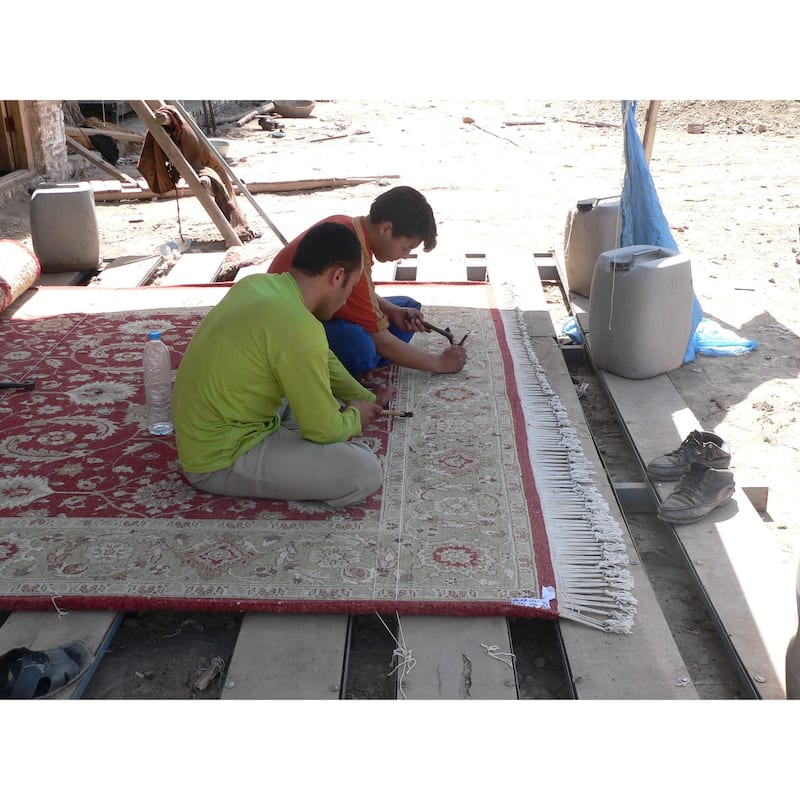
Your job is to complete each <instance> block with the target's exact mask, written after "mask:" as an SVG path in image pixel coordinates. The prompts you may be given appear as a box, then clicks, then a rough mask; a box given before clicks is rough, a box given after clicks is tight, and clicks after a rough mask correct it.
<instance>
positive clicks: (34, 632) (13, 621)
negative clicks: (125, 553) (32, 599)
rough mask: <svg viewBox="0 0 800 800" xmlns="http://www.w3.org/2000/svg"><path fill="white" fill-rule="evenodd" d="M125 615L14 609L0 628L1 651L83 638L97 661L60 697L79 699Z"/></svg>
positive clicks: (45, 647)
mask: <svg viewBox="0 0 800 800" xmlns="http://www.w3.org/2000/svg"><path fill="white" fill-rule="evenodd" d="M123 616H124V614H119V613H117V612H116V611H70V612H68V613H66V614H65V613H61V614H58V613H56V612H55V611H15V612H14V613H13V614H11V615H10V616H9V617H8V619H6V621H5V622H4V623H3V625H2V627H0V653H6V652H8V651H9V650H12V649H14V648H15V647H27V648H29V649H30V650H49V649H51V648H54V647H60V646H62V645H65V644H69V642H72V641H75V640H76V639H80V640H81V641H82V642H84V644H85V645H86V646H87V647H88V648H89V650H91V652H92V653H94V655H95V661H94V663H93V665H92V667H91V668H90V669H89V670H88V671H87V673H86V675H85V676H84V677H83V678H82V679H81V680H80V681H79V682H78V683H76V684H75V686H74V687H73V689H72V691H71V692H70V693H68V694H65V695H63V696H62V697H60V698H59V699H63V700H67V699H79V698H80V696H81V695H82V694H83V691H84V690H85V688H86V686H87V685H88V683H89V681H90V680H91V677H92V675H93V674H94V671H95V670H96V669H97V665H98V663H99V661H100V658H101V657H102V655H103V653H104V652H105V649H106V648H107V647H108V643H109V642H110V641H111V639H112V637H113V636H114V633H115V632H116V630H117V627H118V626H119V623H120V622H121V620H122V618H123Z"/></svg>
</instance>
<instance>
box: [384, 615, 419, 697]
mask: <svg viewBox="0 0 800 800" xmlns="http://www.w3.org/2000/svg"><path fill="white" fill-rule="evenodd" d="M376 616H377V617H378V619H379V620H380V621H381V625H383V627H384V628H386V630H387V631H388V633H389V636H391V637H392V639H394V643H395V644H396V645H397V647H395V649H394V650H392V656H394V658H396V659H397V664H395V667H394V669H393V670H392V671H391V672H390V673H389V675H394V674H395V672H398V671H399V673H400V674H399V675H398V678H397V688H398V689H399V691H400V696H401V697H402V698H403V700H407V699H408V698H407V697H406V693H405V691H403V679H404V678H405V676H406V675H408V673H409V672H411V670H412V669H414V667H415V666H416V664H417V659H416V658H414V656H413V655H412V651H411V650H410V649H408V648H407V647H406V642H405V637H404V636H403V626H402V625H401V624H400V615H399V614H398V613H397V612H395V617H397V632H398V633H399V634H400V639H401V640H402V642H400V641H398V640H397V637H396V636H395V635H394V634H393V633H392V631H391V629H390V628H389V626H388V625H387V624H386V623H385V622H384V621H383V617H382V616H381V615H380V614H377V613H376Z"/></svg>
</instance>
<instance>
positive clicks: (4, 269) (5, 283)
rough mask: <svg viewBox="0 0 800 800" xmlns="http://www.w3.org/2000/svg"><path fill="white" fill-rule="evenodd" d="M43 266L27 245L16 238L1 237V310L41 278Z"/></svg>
mask: <svg viewBox="0 0 800 800" xmlns="http://www.w3.org/2000/svg"><path fill="white" fill-rule="evenodd" d="M41 273H42V268H41V267H40V265H39V260H38V259H37V258H36V256H35V255H34V254H33V253H32V252H31V251H30V250H28V248H27V247H25V246H24V245H22V244H20V243H19V242H17V241H15V240H14V239H0V311H5V310H6V309H7V308H8V307H9V306H10V305H11V304H12V303H13V302H14V301H15V300H16V299H17V298H18V297H19V296H20V295H21V294H22V293H23V292H24V291H25V290H26V289H29V288H30V287H31V286H33V284H34V283H36V281H38V280H39V276H40V275H41Z"/></svg>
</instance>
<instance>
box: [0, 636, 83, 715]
mask: <svg viewBox="0 0 800 800" xmlns="http://www.w3.org/2000/svg"><path fill="white" fill-rule="evenodd" d="M92 660H93V656H92V653H91V651H90V650H89V648H88V647H87V646H86V645H85V644H84V643H83V642H82V641H79V640H76V641H74V642H70V643H69V644H66V645H64V646H63V647H54V648H52V649H51V650H29V649H28V648H27V647H17V648H14V649H13V650H9V651H8V652H7V653H6V654H5V655H3V656H0V700H39V699H42V700H44V699H51V698H55V697H59V696H61V695H63V694H66V692H67V691H68V690H69V689H70V688H71V687H73V686H74V685H75V684H76V683H77V682H78V681H79V680H80V679H81V678H82V677H83V676H84V675H85V674H86V672H87V671H88V669H89V667H90V666H91V664H92Z"/></svg>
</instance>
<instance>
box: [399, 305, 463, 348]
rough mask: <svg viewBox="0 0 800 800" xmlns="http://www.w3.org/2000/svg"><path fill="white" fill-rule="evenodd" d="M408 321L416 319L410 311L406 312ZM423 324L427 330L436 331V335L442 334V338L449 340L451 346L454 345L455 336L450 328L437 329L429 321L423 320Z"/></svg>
mask: <svg viewBox="0 0 800 800" xmlns="http://www.w3.org/2000/svg"><path fill="white" fill-rule="evenodd" d="M406 319H414V315H413V314H412V313H411V312H410V311H408V312H406ZM422 324H423V325H424V326H425V329H426V330H429V331H436V333H440V334H441V335H442V336H444V338H445V339H447V341H448V342H450V344H453V334H452V333H451V332H450V327H449V326H448V327H447V328H437V327H436V326H435V325H432V324H431V323H430V322H428V321H427V320H422Z"/></svg>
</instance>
